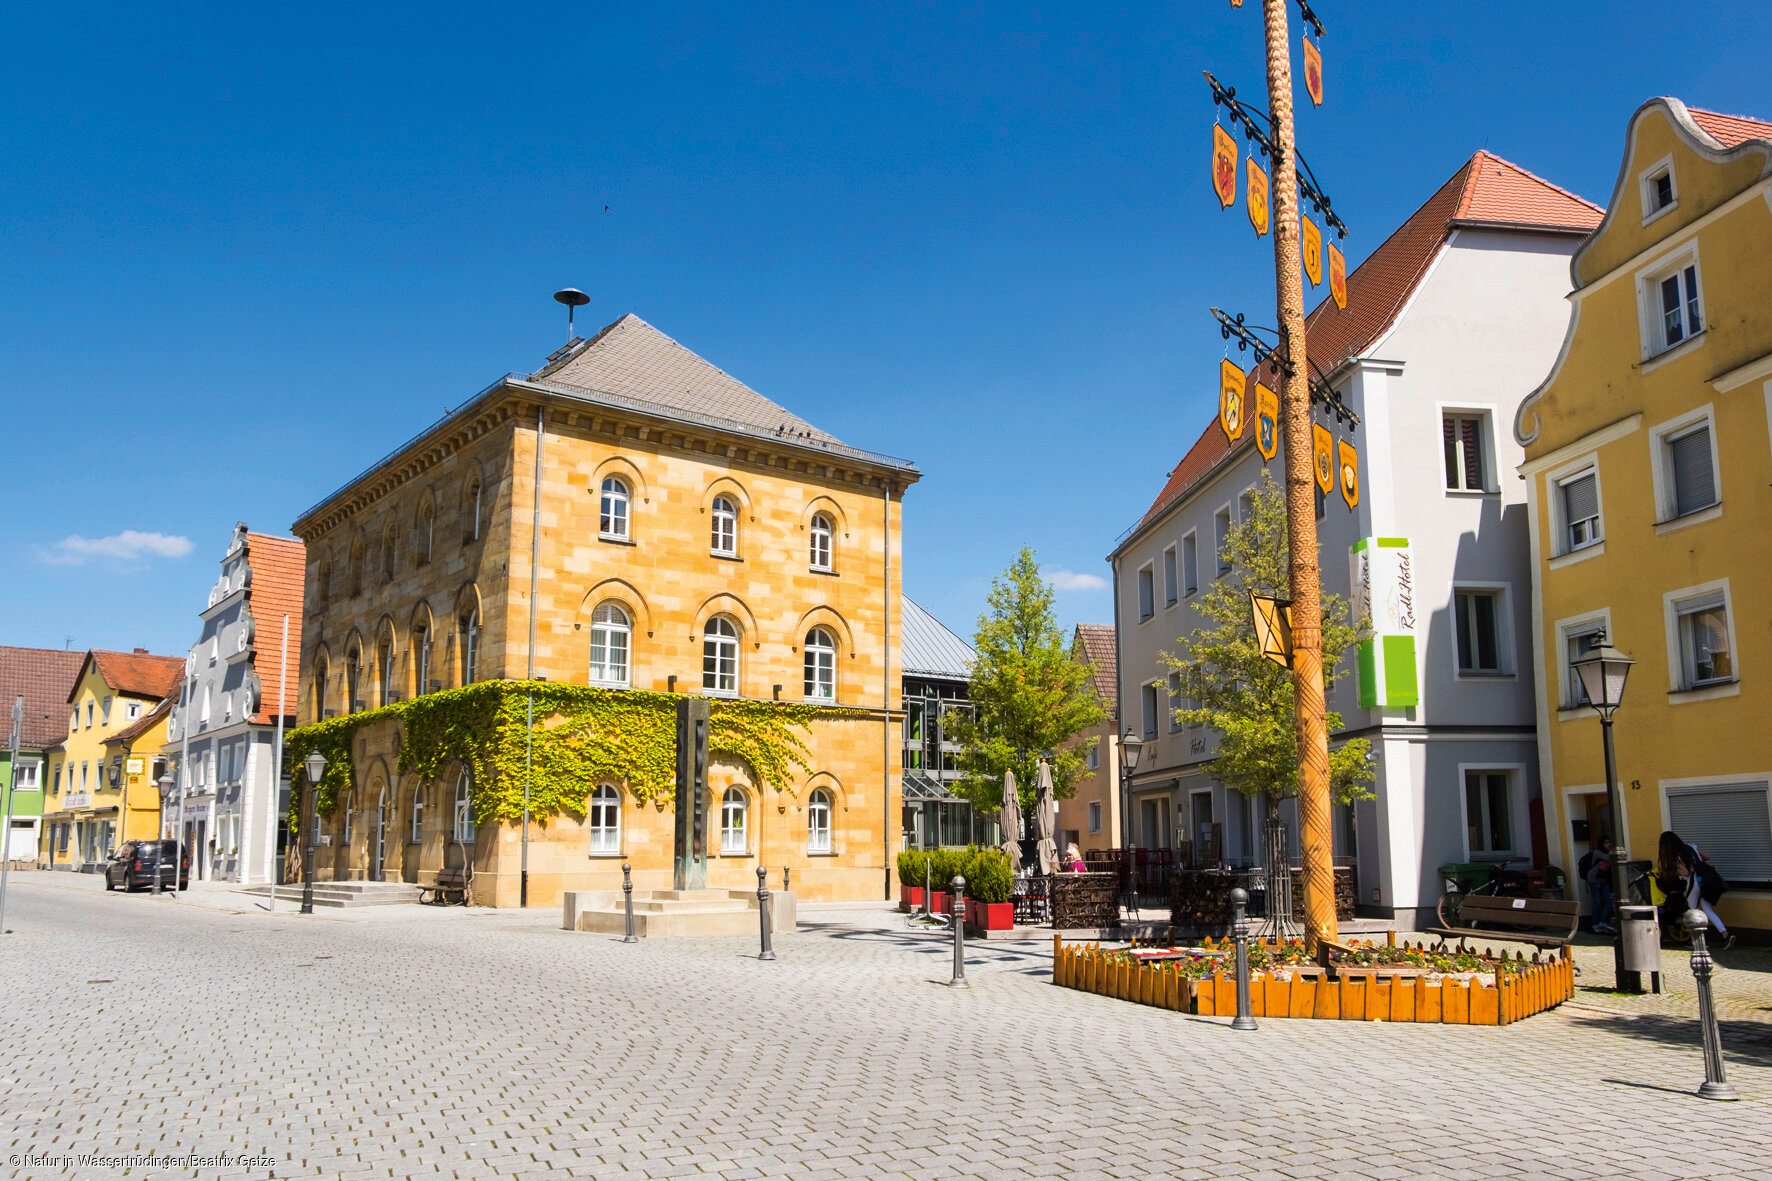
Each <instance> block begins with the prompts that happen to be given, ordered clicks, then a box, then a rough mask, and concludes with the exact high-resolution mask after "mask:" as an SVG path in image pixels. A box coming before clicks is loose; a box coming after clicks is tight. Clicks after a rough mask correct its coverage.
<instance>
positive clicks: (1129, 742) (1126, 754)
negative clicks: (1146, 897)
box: [1120, 726, 1144, 918]
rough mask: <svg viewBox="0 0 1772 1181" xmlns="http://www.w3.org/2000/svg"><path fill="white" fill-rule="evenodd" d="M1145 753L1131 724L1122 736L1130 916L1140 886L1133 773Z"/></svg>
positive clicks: (1123, 820)
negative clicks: (1134, 844)
mask: <svg viewBox="0 0 1772 1181" xmlns="http://www.w3.org/2000/svg"><path fill="white" fill-rule="evenodd" d="M1143 754H1144V739H1142V738H1140V737H1139V736H1138V735H1137V734H1136V733H1134V732H1133V729H1132V727H1131V726H1127V727H1126V733H1125V734H1123V735H1121V736H1120V800H1121V802H1120V834H1121V840H1120V845H1121V848H1122V849H1123V850H1124V852H1125V854H1126V914H1127V917H1129V918H1130V917H1132V916H1134V915H1136V914H1137V913H1138V886H1137V884H1136V883H1135V881H1134V875H1135V874H1136V873H1137V872H1138V866H1137V864H1136V863H1137V860H1138V857H1137V854H1136V852H1135V850H1134V849H1133V847H1132V773H1133V772H1134V771H1136V770H1138V760H1139V758H1140V757H1141V756H1142V755H1143Z"/></svg>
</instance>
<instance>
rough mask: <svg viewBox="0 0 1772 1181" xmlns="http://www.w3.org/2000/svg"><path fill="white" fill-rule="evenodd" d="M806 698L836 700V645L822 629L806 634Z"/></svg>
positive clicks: (818, 628)
mask: <svg viewBox="0 0 1772 1181" xmlns="http://www.w3.org/2000/svg"><path fill="white" fill-rule="evenodd" d="M806 696H807V697H808V698H809V699H811V700H813V701H835V700H836V699H837V643H836V641H835V640H833V639H832V638H831V633H830V632H828V631H826V630H825V629H824V628H822V627H815V628H813V629H812V630H811V631H809V632H807V633H806Z"/></svg>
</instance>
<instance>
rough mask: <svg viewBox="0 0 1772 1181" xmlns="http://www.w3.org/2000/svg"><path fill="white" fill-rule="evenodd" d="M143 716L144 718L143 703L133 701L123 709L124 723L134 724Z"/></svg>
mask: <svg viewBox="0 0 1772 1181" xmlns="http://www.w3.org/2000/svg"><path fill="white" fill-rule="evenodd" d="M141 716H142V703H141V702H139V701H131V702H129V703H127V704H125V705H124V707H123V720H124V721H126V722H133V721H135V720H136V719H137V718H139V717H141Z"/></svg>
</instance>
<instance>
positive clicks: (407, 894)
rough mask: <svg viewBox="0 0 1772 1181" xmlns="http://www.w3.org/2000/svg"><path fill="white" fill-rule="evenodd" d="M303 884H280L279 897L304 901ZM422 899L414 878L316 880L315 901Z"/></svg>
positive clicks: (253, 889)
mask: <svg viewBox="0 0 1772 1181" xmlns="http://www.w3.org/2000/svg"><path fill="white" fill-rule="evenodd" d="M245 892H246V893H248V894H258V895H260V896H263V895H268V894H270V893H271V887H270V886H262V885H261V886H248V887H246V891H245ZM301 899H302V886H301V884H300V883H299V882H298V883H296V884H294V885H282V886H278V887H277V901H279V902H300V901H301ZM417 901H418V887H417V886H415V885H413V884H411V883H410V882H315V883H314V905H315V906H332V907H353V908H354V907H362V906H405V905H409V904H411V903H415V902H417Z"/></svg>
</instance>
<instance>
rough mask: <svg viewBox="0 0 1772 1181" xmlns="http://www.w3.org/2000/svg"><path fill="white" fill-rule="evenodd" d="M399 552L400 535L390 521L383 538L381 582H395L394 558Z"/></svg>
mask: <svg viewBox="0 0 1772 1181" xmlns="http://www.w3.org/2000/svg"><path fill="white" fill-rule="evenodd" d="M399 552H400V534H399V531H398V530H396V529H395V528H394V524H393V522H392V521H390V522H388V527H387V530H386V531H385V532H383V533H382V538H381V580H382V581H383V582H392V581H394V558H395V557H396V556H397V555H398V554H399Z"/></svg>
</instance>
